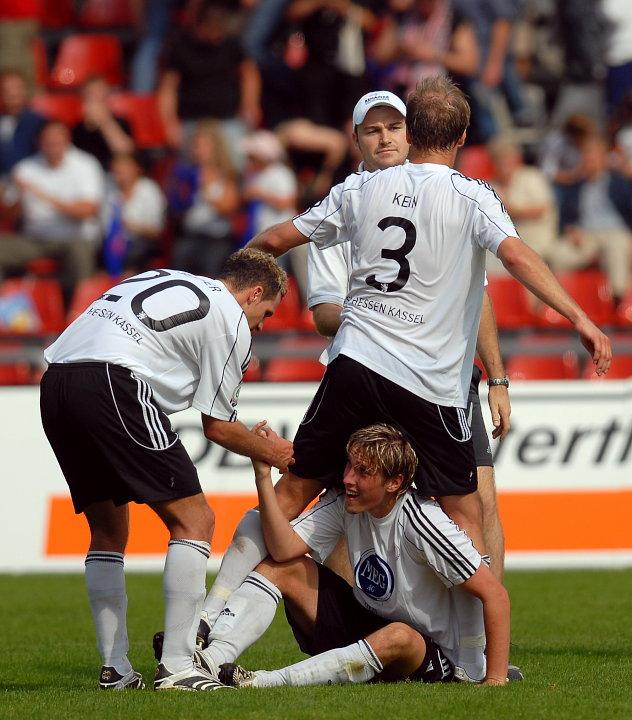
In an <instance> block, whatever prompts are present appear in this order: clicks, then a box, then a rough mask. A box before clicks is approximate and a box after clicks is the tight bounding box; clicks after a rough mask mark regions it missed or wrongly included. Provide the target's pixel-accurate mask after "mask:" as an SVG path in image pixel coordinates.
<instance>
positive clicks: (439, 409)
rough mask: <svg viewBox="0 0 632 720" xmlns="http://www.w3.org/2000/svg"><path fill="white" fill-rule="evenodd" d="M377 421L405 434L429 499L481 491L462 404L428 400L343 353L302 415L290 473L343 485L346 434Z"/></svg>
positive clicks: (418, 481) (419, 482) (419, 484)
mask: <svg viewBox="0 0 632 720" xmlns="http://www.w3.org/2000/svg"><path fill="white" fill-rule="evenodd" d="M373 423H388V424H389V425H394V426H395V427H398V428H399V429H400V430H401V431H402V432H403V433H404V435H405V436H406V438H407V439H408V441H409V442H410V444H411V445H412V447H413V448H414V450H415V452H416V453H417V457H418V458H419V466H418V469H417V476H416V478H415V485H416V486H417V488H418V489H419V490H420V491H421V492H422V493H424V494H425V495H427V496H428V497H443V496H444V495H467V494H469V493H472V492H475V491H476V488H477V480H476V462H475V459H474V449H473V446H472V433H471V430H470V426H469V425H468V423H467V417H466V415H465V410H463V409H462V408H455V407H443V406H440V405H436V404H435V403H432V402H428V401H427V400H424V399H423V398H420V397H418V396H417V395H415V394H413V393H411V392H409V391H408V390H406V389H404V388H403V387H401V386H399V385H396V384H395V383H394V382H391V381H390V380H387V379H386V378H385V377H382V376H381V375H378V374H377V373H376V372H373V370H369V369H368V368H367V367H365V366H364V365H362V364H361V363H359V362H356V361H355V360H352V359H351V358H348V357H346V356H344V355H339V356H338V357H337V358H336V359H335V360H333V361H332V362H331V363H330V364H329V366H328V367H327V371H326V372H325V376H324V377H323V379H322V381H321V383H320V386H319V388H318V390H317V392H316V395H315V396H314V399H313V400H312V402H311V404H310V406H309V409H308V410H307V412H306V413H305V417H304V418H303V420H302V421H301V424H300V426H299V429H298V431H297V433H296V437H295V438H294V459H295V464H294V465H293V466H292V472H293V473H294V474H295V475H297V476H298V477H300V478H305V479H309V480H317V481H319V482H321V483H322V484H323V485H324V486H325V487H336V486H337V485H340V483H341V481H342V476H343V473H344V468H345V465H346V463H347V454H346V450H345V448H346V445H347V441H348V440H349V436H350V435H351V434H352V433H354V432H355V431H356V430H359V429H360V428H363V427H366V426H367V425H372V424H373Z"/></svg>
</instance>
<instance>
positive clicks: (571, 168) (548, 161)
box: [540, 114, 598, 229]
mask: <svg viewBox="0 0 632 720" xmlns="http://www.w3.org/2000/svg"><path fill="white" fill-rule="evenodd" d="M597 135H598V129H597V124H596V123H595V121H594V120H593V119H592V118H591V117H589V116H588V115H581V114H577V115H571V116H570V117H569V118H567V120H566V121H565V122H564V124H563V125H562V127H561V128H559V129H553V130H552V131H551V132H550V133H549V134H548V135H547V136H546V137H545V138H544V141H543V143H542V149H541V152H540V168H541V170H542V171H543V172H544V174H545V175H546V176H547V177H548V178H549V180H550V181H551V182H552V183H553V188H554V191H555V196H556V198H557V205H558V209H559V218H560V228H561V229H563V228H564V227H566V226H567V225H569V224H570V223H572V222H574V220H575V218H576V217H577V213H578V209H577V203H578V199H579V186H580V183H581V182H582V180H583V179H584V168H583V166H582V161H581V158H582V152H581V148H582V145H583V144H584V142H585V141H586V140H588V139H589V138H591V137H596V136H597Z"/></svg>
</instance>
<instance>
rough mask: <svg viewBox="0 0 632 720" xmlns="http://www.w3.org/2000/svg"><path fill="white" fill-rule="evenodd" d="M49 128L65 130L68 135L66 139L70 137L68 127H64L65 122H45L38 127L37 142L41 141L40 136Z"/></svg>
mask: <svg viewBox="0 0 632 720" xmlns="http://www.w3.org/2000/svg"><path fill="white" fill-rule="evenodd" d="M51 127H60V128H62V130H65V131H66V133H67V134H68V137H70V128H69V127H68V125H66V123H65V122H62V121H61V120H46V121H45V122H43V123H42V124H41V125H40V129H39V130H38V132H37V138H38V140H41V138H42V135H43V134H44V133H45V132H46V131H47V130H48V128H51Z"/></svg>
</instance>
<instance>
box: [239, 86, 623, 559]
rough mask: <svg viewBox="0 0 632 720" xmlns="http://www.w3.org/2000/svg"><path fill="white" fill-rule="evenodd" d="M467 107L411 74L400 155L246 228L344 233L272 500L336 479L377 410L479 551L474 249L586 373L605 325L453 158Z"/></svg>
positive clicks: (274, 243) (449, 89)
mask: <svg viewBox="0 0 632 720" xmlns="http://www.w3.org/2000/svg"><path fill="white" fill-rule="evenodd" d="M469 117H470V109H469V105H468V103H467V100H466V98H465V96H464V95H463V93H462V92H461V91H460V90H459V89H458V88H457V87H456V86H455V85H454V84H453V83H452V82H451V81H450V80H448V79H447V78H443V77H437V78H429V79H427V80H424V81H422V82H421V83H420V84H419V86H418V87H417V89H416V90H415V92H413V93H411V95H410V96H409V98H408V102H407V115H406V127H407V133H408V139H409V141H410V145H411V147H410V151H409V156H408V158H409V161H410V162H409V163H407V164H405V165H399V166H396V167H392V168H388V169H386V170H382V171H378V172H374V173H369V172H363V173H354V174H353V175H350V176H349V177H348V178H347V179H346V180H345V181H344V182H343V183H341V184H340V185H337V186H336V187H334V188H332V190H331V192H330V193H329V195H328V196H327V197H326V198H325V199H324V200H323V201H322V202H321V203H318V204H317V205H315V206H314V207H312V208H311V209H309V210H308V211H307V212H306V213H304V214H303V215H301V216H299V217H298V218H295V220H294V221H293V222H285V223H282V224H280V225H277V226H275V227H272V228H270V229H269V230H267V231H266V232H264V233H262V234H260V235H259V236H257V237H255V238H254V239H253V241H252V246H254V247H258V248H260V249H264V250H268V251H270V252H272V253H273V254H275V255H279V254H282V253H283V252H285V251H287V250H288V249H290V248H292V247H295V246H296V245H298V244H302V243H306V242H313V243H314V244H315V245H316V246H317V247H319V248H321V249H324V248H326V247H329V246H332V245H335V244H338V243H341V242H349V243H350V245H351V275H350V283H349V293H348V295H347V298H346V299H345V304H344V308H343V312H342V325H341V327H340V330H339V331H338V332H337V334H336V337H335V340H334V343H333V345H332V349H331V353H330V355H331V358H332V360H331V362H330V363H329V365H328V367H327V371H326V373H325V376H324V378H323V380H322V382H321V384H320V387H319V389H318V391H317V393H316V396H315V398H314V400H313V402H312V404H311V406H310V407H309V409H308V410H307V412H306V414H305V417H304V419H303V422H302V423H301V425H300V427H299V430H298V432H297V435H296V437H295V440H294V453H295V465H294V466H293V467H292V472H291V473H288V474H286V475H284V476H283V477H282V478H281V480H280V481H279V483H280V484H281V488H282V491H283V494H282V495H281V497H280V502H281V504H282V507H283V509H284V510H285V511H288V508H291V510H292V511H294V509H295V508H300V507H302V506H303V505H304V501H305V498H306V497H312V496H313V495H314V494H315V493H316V491H317V490H318V489H319V488H320V487H326V486H328V485H329V484H331V483H333V482H336V479H337V478H339V476H340V472H341V470H342V468H344V465H345V462H346V457H345V452H344V445H345V442H346V438H348V437H349V435H350V434H351V433H352V432H354V431H355V430H357V429H358V428H359V427H362V426H364V425H366V424H367V422H389V423H391V424H396V425H397V426H399V427H402V428H404V430H405V431H406V434H407V437H408V439H409V440H410V442H411V444H412V445H413V447H414V448H415V450H416V452H417V453H418V455H419V457H420V460H421V462H420V466H419V469H418V473H417V478H416V481H415V482H416V485H417V487H418V489H420V490H421V491H422V492H423V493H425V494H426V495H428V496H432V497H435V498H437V499H438V500H439V502H440V504H441V506H442V508H443V509H444V510H445V511H446V512H447V514H448V515H449V516H450V517H451V518H452V519H453V520H454V521H455V522H457V523H458V524H459V526H460V527H462V528H464V529H466V530H467V532H468V534H469V535H470V537H471V538H472V540H473V542H474V545H475V546H476V547H477V549H479V551H484V548H485V544H484V540H483V536H482V523H481V518H480V505H479V503H478V501H477V499H476V497H475V495H473V493H474V491H475V490H476V487H477V481H476V465H475V460H474V452H473V446H472V439H471V431H470V428H469V425H468V423H467V417H466V414H465V408H466V404H467V394H468V387H469V384H470V379H471V368H472V362H473V358H474V351H475V345H476V329H477V327H478V323H479V319H480V310H481V304H482V298H483V280H484V265H485V251H486V250H489V251H491V252H494V253H495V254H497V255H498V257H499V258H500V260H501V261H502V262H503V264H504V265H505V267H506V268H507V269H508V270H509V272H510V273H511V274H512V275H514V276H515V277H516V278H517V279H518V280H520V282H522V283H523V284H524V285H525V286H526V287H528V288H529V289H530V290H531V291H532V292H534V293H535V294H536V295H537V297H539V298H540V300H542V301H543V302H545V303H547V304H548V305H550V306H551V307H553V308H555V309H556V310H557V311H558V312H560V313H561V314H562V315H563V316H564V317H566V318H567V319H569V320H570V322H571V323H572V324H573V326H574V327H575V329H576V331H577V332H578V334H579V336H580V339H581V341H582V343H583V344H584V346H585V347H586V348H587V350H588V351H589V353H590V354H591V356H592V358H593V362H594V363H595V365H596V370H597V372H598V373H599V374H602V373H604V372H607V370H608V368H609V366H610V361H611V357H612V352H611V348H610V342H609V340H608V338H607V337H606V336H605V335H604V334H603V333H602V332H601V331H600V330H599V329H598V328H597V327H596V326H595V325H594V324H593V323H592V322H591V321H590V319H589V318H588V317H587V315H586V313H585V312H584V311H583V310H582V309H581V308H580V307H579V305H578V304H577V303H576V302H575V301H574V300H573V299H572V298H571V297H570V296H569V295H568V294H567V293H566V292H565V291H564V290H563V288H562V287H561V286H560V284H559V282H558V281H557V280H556V279H555V277H554V275H553V274H552V273H551V272H550V270H549V269H548V268H547V266H546V265H545V263H544V262H543V261H542V259H541V258H540V256H539V255H537V253H535V252H533V251H532V250H531V249H530V248H529V247H527V246H526V245H525V244H524V243H523V242H522V241H521V240H520V239H519V238H518V237H517V233H516V231H515V228H514V226H513V224H512V222H511V219H510V218H509V216H508V215H507V213H506V211H505V209H504V207H503V205H502V203H501V202H500V200H499V199H498V197H497V196H496V194H495V193H494V192H493V190H492V189H491V188H490V187H489V186H487V185H486V184H485V183H483V182H481V181H477V180H472V179H470V178H467V177H464V176H463V175H461V174H459V173H458V172H456V171H454V170H453V169H452V166H453V165H454V161H455V157H456V153H457V151H458V149H459V147H461V146H462V145H463V143H464V142H465V136H466V129H467V127H468V124H469ZM285 486H288V487H285Z"/></svg>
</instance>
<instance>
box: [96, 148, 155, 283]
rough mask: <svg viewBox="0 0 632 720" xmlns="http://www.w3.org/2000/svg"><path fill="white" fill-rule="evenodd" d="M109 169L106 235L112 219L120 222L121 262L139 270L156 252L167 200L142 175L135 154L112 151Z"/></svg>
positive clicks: (105, 221)
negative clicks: (111, 183) (123, 247)
mask: <svg viewBox="0 0 632 720" xmlns="http://www.w3.org/2000/svg"><path fill="white" fill-rule="evenodd" d="M111 172H112V178H113V179H114V183H115V187H114V188H112V189H111V190H110V192H109V193H108V197H107V202H106V217H105V219H104V223H103V224H104V228H105V236H106V237H107V236H108V230H109V228H111V227H112V226H113V224H114V223H119V224H120V225H121V226H122V229H123V232H124V236H125V239H126V241H127V247H126V251H125V257H124V258H123V262H122V265H123V267H124V268H125V269H127V270H130V269H131V270H135V271H136V272H138V271H139V270H143V269H144V268H146V267H147V263H148V262H149V261H150V260H151V259H152V258H154V257H155V256H156V255H158V253H159V250H160V237H161V235H162V233H163V231H164V229H165V212H166V209H167V201H166V199H165V196H164V195H163V193H162V190H161V189H160V187H159V185H158V184H157V183H156V182H154V180H152V179H151V178H148V177H145V176H144V175H143V170H142V166H141V164H140V162H139V160H138V158H137V157H136V156H134V155H131V154H130V155H128V154H122V155H115V156H114V158H113V160H112V165H111Z"/></svg>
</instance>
